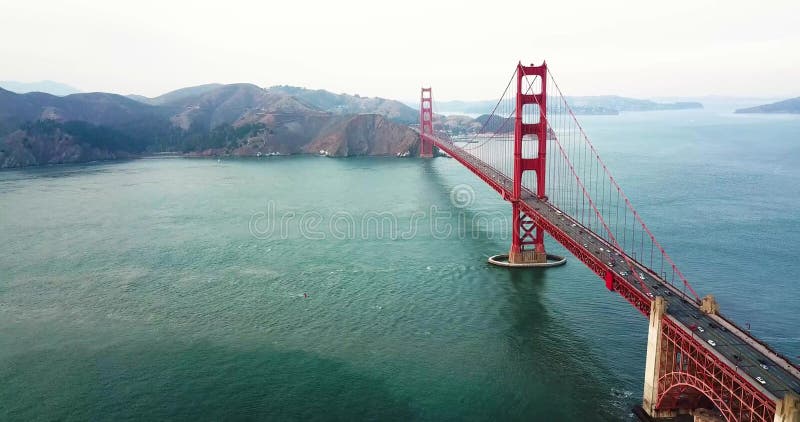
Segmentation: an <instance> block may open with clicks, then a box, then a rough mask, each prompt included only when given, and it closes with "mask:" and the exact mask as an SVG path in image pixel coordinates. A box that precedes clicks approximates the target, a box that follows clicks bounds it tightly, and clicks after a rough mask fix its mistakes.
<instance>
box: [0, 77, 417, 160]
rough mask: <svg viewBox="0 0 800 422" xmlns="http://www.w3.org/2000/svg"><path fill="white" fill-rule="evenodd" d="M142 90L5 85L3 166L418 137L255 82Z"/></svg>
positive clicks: (361, 150) (395, 143) (329, 146)
mask: <svg viewBox="0 0 800 422" xmlns="http://www.w3.org/2000/svg"><path fill="white" fill-rule="evenodd" d="M134 98H135V99H132V98H130V97H123V96H120V95H116V94H107V93H89V94H73V95H68V96H66V97H57V96H53V95H49V94H44V93H29V94H15V93H13V92H10V91H6V90H2V89H0V168H4V167H22V166H29V165H38V164H50V163H65V162H81V161H91V160H100V159H113V158H123V157H133V156H137V155H140V154H144V153H153V152H161V151H182V152H184V153H187V154H190V155H225V154H230V155H260V154H298V153H319V152H320V151H324V153H325V155H333V156H347V155H398V154H404V153H407V152H408V153H411V154H414V153H416V143H417V142H418V137H417V135H416V133H415V132H413V131H412V130H411V129H410V128H408V127H407V126H405V125H401V124H398V123H396V122H393V121H391V120H389V119H388V118H387V117H384V116H382V115H380V114H375V113H371V114H345V113H343V112H340V113H333V112H328V111H325V110H322V109H320V108H318V107H315V106H313V105H310V104H307V103H306V102H305V101H303V100H301V99H298V98H296V97H294V96H291V95H288V94H286V93H283V92H275V91H269V90H264V89H262V88H259V87H257V86H255V85H251V84H231V85H217V84H212V85H203V86H200V87H191V88H186V89H182V90H178V91H173V92H170V93H167V94H164V95H162V96H159V97H156V98H145V97H134ZM382 110H387V109H386V108H384V109H382Z"/></svg>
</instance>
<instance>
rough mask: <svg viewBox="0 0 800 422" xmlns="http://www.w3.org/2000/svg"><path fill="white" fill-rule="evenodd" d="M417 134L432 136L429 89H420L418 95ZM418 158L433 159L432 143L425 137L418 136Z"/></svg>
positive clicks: (431, 111) (431, 101)
mask: <svg viewBox="0 0 800 422" xmlns="http://www.w3.org/2000/svg"><path fill="white" fill-rule="evenodd" d="M419 133H420V135H430V136H434V133H433V94H432V92H431V88H422V93H421V95H420V108H419ZM419 156H420V157H422V158H431V157H433V142H432V141H431V140H430V139H428V138H426V137H425V136H420V144H419Z"/></svg>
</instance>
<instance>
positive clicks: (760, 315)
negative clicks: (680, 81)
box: [0, 111, 800, 420]
mask: <svg viewBox="0 0 800 422" xmlns="http://www.w3.org/2000/svg"><path fill="white" fill-rule="evenodd" d="M582 122H583V123H584V125H585V127H586V129H587V132H588V133H589V135H590V136H591V137H592V138H593V140H594V141H595V143H596V144H597V146H598V149H599V150H600V152H601V154H602V155H603V157H604V159H605V160H606V161H607V163H608V164H609V166H610V168H611V169H612V172H613V173H614V174H615V176H616V177H617V178H618V179H619V181H620V184H621V185H622V186H623V188H624V189H625V190H626V191H627V193H628V194H629V196H630V197H631V198H632V200H633V201H634V202H635V204H636V206H637V208H638V210H639V211H640V212H641V214H642V215H643V217H644V219H645V221H647V222H648V224H649V225H650V226H651V228H652V229H653V231H654V232H655V233H656V235H657V236H658V237H659V239H660V241H661V242H662V243H663V244H664V245H665V246H666V247H667V249H668V251H669V252H670V254H671V255H672V256H673V257H674V258H675V260H676V262H677V263H678V265H679V266H680V267H681V268H682V269H683V271H684V273H686V275H687V276H688V277H689V279H690V280H692V281H693V284H694V286H695V288H696V289H697V290H699V292H700V293H701V294H705V293H714V294H715V295H716V296H717V298H718V299H719V302H720V303H721V306H722V309H723V312H725V313H727V315H729V316H730V317H731V318H732V319H734V320H736V321H738V322H740V323H742V324H743V323H744V322H745V321H747V322H749V323H750V324H751V326H752V329H753V332H754V333H755V334H756V335H758V336H760V337H762V338H764V339H765V340H767V341H769V342H770V343H771V344H772V345H773V346H774V347H775V348H777V349H778V350H779V351H781V352H783V353H784V354H786V355H788V356H791V357H796V356H798V355H800V330H798V327H800V286H799V285H798V283H797V281H796V280H797V278H796V274H798V273H800V261H798V260H797V259H796V252H795V249H796V246H797V245H798V244H800V228H799V227H800V226H799V225H798V223H800V212H798V211H797V210H798V206H799V205H800V170H799V169H798V164H800V118H797V117H784V116H760V117H759V116H735V115H730V114H726V113H721V112H716V111H681V112H653V113H629V114H623V115H621V116H607V117H606V116H603V117H600V116H598V117H587V118H583V119H582ZM464 184H466V185H468V186H469V188H468V190H469V189H471V191H470V192H471V193H474V196H471V197H470V198H467V199H468V200H467V201H466V203H465V202H459V201H458V199H459V197H458V196H457V195H455V194H454V195H453V197H452V198H451V193H453V192H454V190H455V191H456V192H459V191H462V192H463V191H464V189H465V188H464V186H461V185H464ZM454 199H455V200H454ZM463 205H466V206H463ZM508 214H510V207H509V206H508V205H507V204H506V203H504V202H503V201H502V200H501V199H500V198H498V197H497V195H496V194H495V193H494V192H493V191H490V190H489V189H488V188H487V187H484V186H483V185H482V184H481V183H480V182H479V181H478V179H477V178H475V177H474V176H472V175H471V174H469V173H468V172H467V171H466V170H465V169H463V168H461V167H459V165H458V163H456V162H455V161H453V160H448V159H435V160H431V161H424V160H418V159H402V160H401V159H383V158H351V159H328V158H321V157H270V158H266V159H260V160H256V159H253V160H223V161H221V162H217V161H212V160H190V159H162V160H137V161H131V162H123V163H103V164H91V165H80V166H78V165H75V166H55V167H47V168H38V169H29V170H21V171H4V172H0V235H1V236H2V242H0V380H2V381H3V382H2V384H0V419H2V420H54V419H58V420H86V419H93V420H125V419H146V420H153V419H165V418H169V419H176V420H196V419H204V420H208V419H211V420H218V419H273V420H290V419H295V420H298V419H302V420H330V419H339V420H351V419H370V420H461V419H470V420H480V419H504V420H506V419H507V420H523V419H524V420H530V419H536V420H620V419H628V418H630V412H629V409H630V407H631V406H632V405H633V404H636V403H638V402H639V401H640V400H641V390H642V386H641V384H642V374H643V371H644V354H645V341H646V328H647V325H646V324H647V322H646V320H645V318H644V317H642V316H641V315H639V314H638V313H637V312H636V311H634V310H633V308H632V307H631V306H629V305H628V304H627V303H626V302H624V301H623V300H622V299H621V298H619V297H618V296H617V295H615V294H614V293H610V292H608V291H607V290H605V288H604V287H603V283H602V281H601V280H599V279H597V278H596V277H595V276H594V275H593V274H592V273H590V272H589V271H588V270H587V269H586V268H584V267H583V266H582V265H581V264H580V263H578V262H577V261H576V260H574V259H572V260H570V261H569V263H568V264H567V265H566V266H564V267H559V268H555V269H550V270H547V271H529V272H512V271H507V270H503V269H499V268H494V267H490V266H488V265H487V264H485V258H486V256H487V255H490V254H494V253H499V252H503V251H505V250H506V249H507V247H508V242H509V239H508V234H507V230H504V229H505V227H504V225H503V221H501V220H507V218H506V217H507V216H508ZM482 219H483V220H482ZM476 221H478V222H480V221H484V222H486V221H488V223H486V224H473V222H476ZM548 245H549V249H550V251H552V252H556V253H563V249H561V248H560V247H559V246H558V245H556V244H554V243H553V242H551V241H550V243H549V244H548ZM304 295H308V297H305V296H304Z"/></svg>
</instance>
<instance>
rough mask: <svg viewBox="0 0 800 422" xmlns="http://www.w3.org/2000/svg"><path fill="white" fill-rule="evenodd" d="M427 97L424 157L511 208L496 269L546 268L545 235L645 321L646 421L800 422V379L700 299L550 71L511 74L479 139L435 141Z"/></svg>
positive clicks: (426, 95) (554, 260)
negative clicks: (471, 179)
mask: <svg viewBox="0 0 800 422" xmlns="http://www.w3.org/2000/svg"><path fill="white" fill-rule="evenodd" d="M432 94H433V91H432V89H431V88H422V91H421V99H420V126H419V133H420V156H421V157H425V158H430V157H433V155H434V148H438V149H439V150H441V151H443V152H445V153H446V154H448V155H449V156H451V157H452V158H454V159H456V160H457V161H458V162H459V163H461V164H462V165H464V166H465V167H466V168H467V169H469V170H470V171H471V172H472V173H474V174H475V175H476V176H477V177H478V178H480V179H481V180H483V181H484V182H485V183H487V184H488V185H489V186H490V187H492V188H493V189H494V190H495V191H497V192H498V193H499V194H500V195H501V196H502V197H503V199H505V200H506V201H508V202H510V203H511V207H512V221H513V225H512V230H513V233H512V242H511V246H510V249H509V252H508V254H502V255H497V256H495V257H493V258H492V259H490V262H492V263H494V264H497V265H504V266H509V267H537V266H539V267H544V266H550V265H557V264H560V263H562V262H563V259H562V258H561V257H557V256H555V255H549V254H548V253H547V251H546V250H545V245H544V235H545V233H547V234H548V235H550V236H551V237H552V238H553V239H555V240H556V241H558V242H559V243H560V244H561V245H563V246H564V247H565V248H566V249H567V250H568V251H569V252H570V253H572V255H574V256H575V257H576V258H577V259H578V260H580V261H581V262H583V263H584V264H585V265H586V266H587V267H589V269H590V270H591V271H592V272H594V273H595V274H596V275H597V276H598V277H600V279H602V280H603V281H604V283H605V287H606V288H607V289H608V290H611V291H614V292H617V293H618V294H620V295H621V296H622V297H623V298H624V299H625V300H626V301H628V302H629V303H630V304H631V305H633V306H634V307H635V308H636V309H637V310H639V312H641V313H642V314H644V315H645V316H648V317H649V331H648V342H647V350H646V356H647V357H646V361H645V374H644V395H643V403H642V405H641V407H639V408H638V413H640V417H642V418H646V419H649V418H666V417H674V416H677V415H679V414H688V413H692V412H694V411H696V410H698V409H710V410H712V411H714V412H717V413H718V414H719V415H721V417H722V418H723V419H724V420H726V421H763V422H766V421H770V422H800V368H798V367H797V366H795V365H794V364H793V363H791V362H790V361H789V359H787V358H785V357H784V356H782V355H780V354H779V353H777V352H775V351H774V350H772V349H771V348H770V347H769V346H768V345H767V344H766V343H764V342H762V341H760V340H758V339H757V338H755V337H754V336H752V335H751V334H750V333H749V332H748V331H746V330H743V329H741V328H739V327H738V326H737V325H736V324H735V323H733V322H732V321H731V320H729V319H727V318H725V316H724V315H723V314H721V313H720V311H719V306H718V304H717V303H716V301H715V300H714V297H713V296H712V295H707V296H705V297H703V298H701V297H700V296H699V295H698V294H697V292H696V291H695V289H694V288H692V286H691V284H690V283H689V281H688V280H687V279H686V277H685V276H684V274H683V273H681V271H680V270H679V269H678V267H677V266H676V265H675V262H674V261H673V260H672V259H671V258H670V256H669V255H668V254H667V252H666V251H665V249H664V247H663V246H662V245H661V244H660V243H659V242H658V240H656V237H655V235H654V234H653V233H652V232H651V231H650V229H649V228H648V227H647V225H646V224H645V223H644V221H643V220H642V217H641V215H640V214H639V213H638V212H637V211H636V209H635V208H634V207H633V204H632V203H631V201H630V199H629V198H628V197H627V196H626V195H625V193H624V192H623V190H622V188H621V187H620V186H619V184H618V183H617V181H616V180H615V179H614V177H613V176H612V175H611V173H610V171H609V169H608V167H606V164H605V163H604V162H603V160H602V159H601V158H600V155H599V154H598V152H597V149H596V148H595V147H594V145H593V144H592V143H591V141H590V140H589V137H588V136H587V134H586V132H585V131H584V129H583V127H582V126H581V125H580V123H579V122H578V119H577V118H576V117H575V114H574V113H573V111H572V110H571V109H570V106H569V104H568V103H567V101H566V99H565V97H564V95H563V93H562V92H561V89H560V88H559V86H558V84H557V83H556V81H555V79H554V77H553V75H552V73H551V72H550V71H549V70H548V67H547V64H546V63H543V64H542V65H541V66H534V65H530V66H523V65H522V64H521V63H520V64H518V65H517V66H516V68H515V69H514V72H513V74H512V75H511V78H510V79H509V81H508V84H507V85H506V87H505V89H504V90H503V94H502V95H501V96H500V99H499V100H498V101H497V103H496V105H495V107H494V109H493V110H492V112H491V114H490V115H489V117H488V118H486V119H485V120H484V121H483V124H482V127H481V129H480V130H478V131H477V132H476V133H475V134H474V137H473V139H470V140H467V142H464V143H462V142H453V141H451V140H450V139H449V137H448V136H447V135H446V134H443V133H440V132H439V131H437V127H436V126H437V124H436V115H435V114H434V101H433V95H432Z"/></svg>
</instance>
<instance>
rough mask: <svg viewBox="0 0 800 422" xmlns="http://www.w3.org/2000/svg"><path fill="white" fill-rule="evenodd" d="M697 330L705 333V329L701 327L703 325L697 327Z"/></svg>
mask: <svg viewBox="0 0 800 422" xmlns="http://www.w3.org/2000/svg"><path fill="white" fill-rule="evenodd" d="M697 332H699V333H705V332H706V330H704V329H703V327H697ZM712 346H713V345H712Z"/></svg>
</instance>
